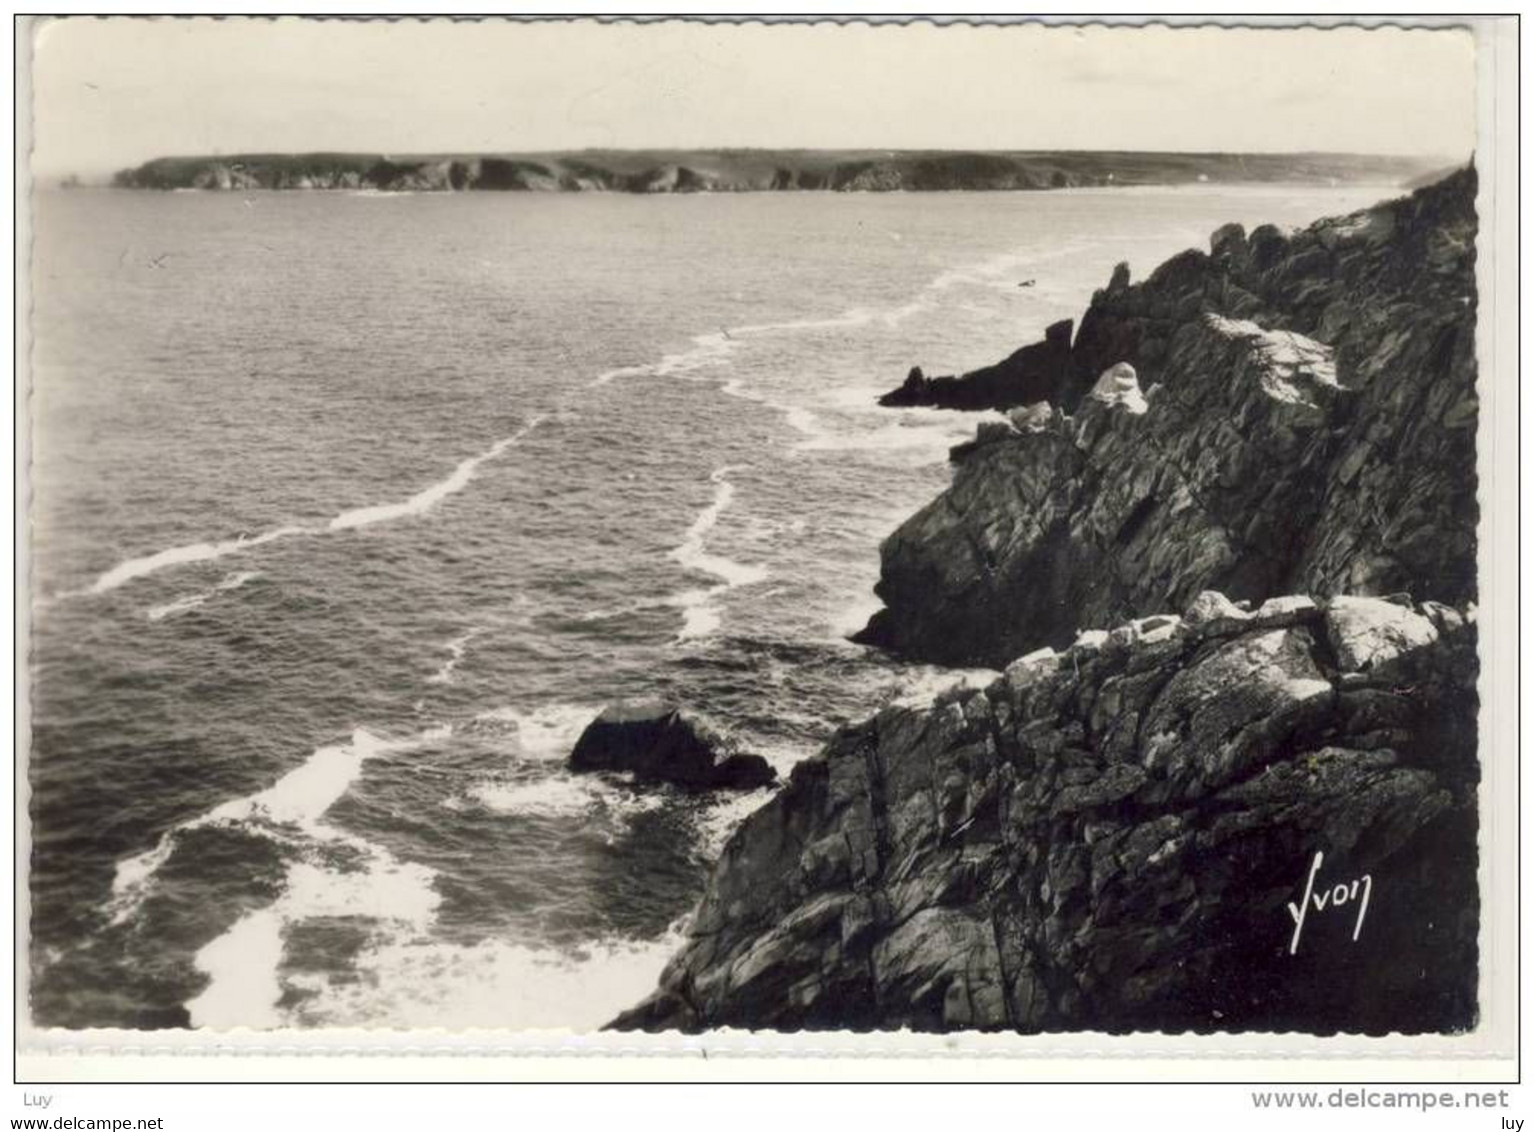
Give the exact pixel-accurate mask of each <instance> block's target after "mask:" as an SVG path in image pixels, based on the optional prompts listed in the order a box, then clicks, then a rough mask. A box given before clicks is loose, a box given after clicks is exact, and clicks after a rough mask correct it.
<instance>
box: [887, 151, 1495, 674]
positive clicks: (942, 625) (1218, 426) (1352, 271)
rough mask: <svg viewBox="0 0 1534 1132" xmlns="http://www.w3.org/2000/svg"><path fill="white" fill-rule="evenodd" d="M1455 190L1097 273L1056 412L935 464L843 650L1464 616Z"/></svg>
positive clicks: (951, 649) (1466, 406)
mask: <svg viewBox="0 0 1534 1132" xmlns="http://www.w3.org/2000/svg"><path fill="white" fill-rule="evenodd" d="M1475 184H1476V180H1475V174H1474V171H1473V170H1465V171H1462V172H1460V173H1456V174H1454V175H1453V176H1451V177H1449V178H1448V179H1447V180H1444V181H1442V182H1440V183H1438V184H1436V185H1433V186H1430V187H1429V188H1426V189H1422V190H1419V191H1418V192H1416V193H1414V194H1413V195H1412V196H1410V197H1406V198H1403V199H1401V200H1396V201H1391V202H1388V203H1386V204H1383V205H1379V206H1377V207H1375V208H1373V209H1370V210H1367V211H1365V212H1361V213H1357V214H1355V215H1353V216H1349V217H1343V218H1340V219H1331V220H1323V221H1320V222H1318V223H1317V224H1315V225H1312V226H1311V227H1310V228H1308V229H1306V230H1304V231H1303V232H1299V233H1296V234H1294V235H1292V236H1285V235H1283V234H1281V233H1279V232H1278V231H1277V230H1276V229H1273V228H1271V227H1266V226H1265V227H1262V228H1258V229H1257V230H1256V231H1254V232H1253V233H1252V234H1251V235H1250V236H1249V237H1248V236H1247V235H1246V234H1245V233H1244V232H1243V231H1241V229H1240V227H1239V226H1236V225H1228V226H1226V227H1225V228H1222V229H1220V231H1218V232H1216V233H1215V236H1214V238H1213V240H1212V242H1211V244H1212V247H1213V249H1214V250H1213V254H1211V255H1205V254H1204V253H1202V252H1198V251H1189V252H1185V253H1183V254H1182V255H1180V256H1177V257H1174V258H1173V259H1171V260H1169V261H1167V262H1166V263H1164V264H1162V265H1161V266H1160V267H1159V268H1157V269H1156V271H1155V272H1154V273H1153V274H1152V275H1151V277H1150V278H1149V279H1148V280H1147V281H1146V282H1144V283H1142V284H1139V285H1131V284H1130V283H1129V281H1128V271H1127V269H1123V268H1121V270H1120V271H1118V272H1116V273H1115V276H1114V280H1113V282H1112V283H1111V284H1110V286H1109V287H1108V288H1107V289H1106V290H1104V291H1100V292H1098V293H1097V295H1096V296H1094V298H1093V301H1092V306H1091V308H1090V309H1089V310H1088V311H1087V314H1086V316H1085V317H1084V318H1083V320H1082V324H1081V328H1080V330H1079V332H1078V333H1077V335H1076V340H1075V343H1074V344H1073V346H1072V347H1071V350H1070V359H1069V364H1070V367H1071V368H1070V370H1069V372H1068V373H1065V374H1064V375H1063V376H1061V377H1060V378H1059V388H1060V389H1061V390H1062V393H1061V399H1062V402H1063V404H1064V405H1065V406H1067V407H1069V408H1070V409H1071V411H1072V413H1073V415H1072V416H1070V417H1063V416H1058V415H1056V416H1055V417H1054V418H1053V420H1054V423H1053V424H1052V425H1048V426H1044V427H1019V417H1018V416H1017V415H1014V418H1013V423H1012V424H1011V425H1008V424H1002V423H999V422H990V423H987V424H985V425H982V426H981V428H980V431H979V433H978V435H977V437H976V440H975V442H973V443H971V444H967V445H961V446H960V447H959V448H956V449H955V450H954V460H955V471H954V481H953V485H952V486H951V487H950V488H949V489H948V490H947V491H946V492H944V493H943V494H942V495H941V496H939V497H938V498H937V499H936V500H934V501H933V503H932V504H930V505H929V506H928V507H926V508H924V509H923V510H922V511H920V512H919V513H917V514H916V515H915V516H913V517H912V518H911V519H910V520H909V521H907V522H906V523H905V524H904V525H903V526H902V527H901V528H900V529H899V530H897V531H896V532H895V533H894V534H893V535H891V536H890V537H889V539H887V540H886V542H885V544H884V546H883V548H882V577H881V580H880V582H879V585H878V587H877V592H878V594H879V596H880V597H881V598H882V599H883V600H884V603H885V606H886V608H885V609H884V610H883V611H881V612H880V613H879V614H877V615H876V616H875V617H874V619H873V620H872V621H871V622H870V624H869V626H868V628H867V629H865V630H864V631H863V633H862V634H860V635H859V638H858V639H859V640H862V641H864V642H865V643H870V644H876V645H881V646H884V647H888V648H892V649H895V650H898V651H900V652H903V653H906V654H909V655H911V656H914V657H918V658H921V659H925V660H931V661H937V662H940V663H949V664H987V665H990V666H993V667H999V666H1001V665H1004V664H1005V663H1007V662H1008V661H1009V660H1011V659H1012V658H1013V657H1015V656H1017V655H1019V654H1020V653H1022V652H1024V651H1027V650H1028V649H1030V648H1033V647H1035V646H1037V645H1040V644H1053V645H1056V646H1058V645H1060V644H1063V643H1064V642H1066V641H1069V640H1070V639H1071V638H1072V637H1073V635H1074V634H1075V632H1076V630H1077V628H1079V627H1083V626H1090V625H1101V624H1110V623H1112V622H1114V621H1117V620H1122V619H1123V618H1126V617H1129V616H1133V615H1136V614H1138V613H1143V612H1145V611H1147V610H1156V609H1165V608H1179V607H1181V606H1182V605H1183V604H1185V603H1186V602H1187V601H1188V600H1190V599H1191V598H1192V597H1193V596H1194V595H1195V594H1197V593H1198V592H1200V591H1201V590H1204V589H1219V590H1223V591H1225V592H1227V593H1229V594H1231V596H1233V597H1235V598H1238V599H1252V600H1258V601H1260V600H1262V599H1264V598H1267V597H1269V596H1273V595H1276V594H1283V593H1290V592H1294V593H1312V594H1319V595H1326V594H1335V593H1344V592H1346V593H1354V594H1383V593H1392V592H1397V591H1403V590H1405V591H1409V592H1411V593H1412V594H1414V595H1416V596H1418V597H1421V598H1432V599H1435V600H1440V601H1446V602H1451V603H1462V602H1465V601H1469V600H1472V599H1473V598H1474V596H1475V592H1476V591H1475V526H1476V521H1477V517H1478V508H1477V505H1476V498H1475V490H1476V475H1475V424H1476V418H1477V400H1476V395H1475V356H1474V331H1475V308H1476V295H1475V281H1474V260H1475V255H1474V238H1475V212H1474V197H1475ZM1130 371H1132V374H1131V373H1130ZM1110 373H1112V374H1116V375H1117V376H1116V377H1115V378H1114V380H1113V381H1110V382H1108V384H1107V385H1104V384H1103V383H1104V382H1105V380H1106V379H1107V378H1108V376H1109V375H1110ZM1126 374H1128V375H1129V376H1131V377H1132V378H1133V383H1132V384H1126V383H1125V380H1124V378H1125V375H1126ZM929 384H931V383H929ZM1034 418H1036V419H1037V420H1039V421H1042V420H1043V419H1044V415H1043V414H1037V413H1035V414H1034Z"/></svg>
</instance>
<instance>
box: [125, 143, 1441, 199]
mask: <svg viewBox="0 0 1534 1132" xmlns="http://www.w3.org/2000/svg"><path fill="white" fill-rule="evenodd" d="M1434 165H1435V163H1434V162H1433V161H1431V160H1424V159H1422V158H1411V157H1386V156H1371V155H1358V154H1239V153H1206V154H1197V153H1194V154H1185V153H1079V152H1075V153H1072V152H1066V153H1037V152H1006V153H962V152H943V151H898V150H897V151H891V150H802V149H800V150H764V149H718V150H584V151H580V152H576V153H530V154H435V155H425V156H412V157H405V156H390V155H385V154H366V153H302V154H273V153H254V154H237V155H230V156H219V157H162V158H156V159H155V160H153V161H147V162H145V163H144V164H142V165H139V166H136V167H134V168H132V169H124V170H122V171H121V172H120V173H118V174H117V175H116V177H115V178H114V180H113V183H114V184H115V185H117V186H119V187H122V188H136V189H223V190H231V191H243V190H249V189H352V190H356V189H373V190H377V191H381V192H449V191H475V190H489V191H512V192H518V191H520V192H628V193H698V192H752V191H774V192H784V191H806V190H829V191H836V192H893V191H909V192H943V191H976V190H979V191H985V190H1013V189H1063V188H1077V187H1081V186H1093V185H1145V184H1169V185H1175V184H1185V183H1189V182H1208V183H1215V184H1218V183H1235V182H1243V183H1244V182H1253V181H1287V182H1320V183H1326V182H1334V183H1335V182H1337V181H1370V182H1380V183H1388V184H1400V183H1402V182H1403V181H1406V180H1408V179H1410V178H1413V177H1418V176H1421V175H1422V174H1423V173H1424V172H1425V171H1427V170H1429V169H1431V168H1433V167H1434Z"/></svg>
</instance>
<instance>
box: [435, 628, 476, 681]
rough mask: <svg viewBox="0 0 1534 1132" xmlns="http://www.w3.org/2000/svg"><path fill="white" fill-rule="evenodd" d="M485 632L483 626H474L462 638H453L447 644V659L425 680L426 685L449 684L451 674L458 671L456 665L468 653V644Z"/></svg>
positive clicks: (451, 677) (451, 678)
mask: <svg viewBox="0 0 1534 1132" xmlns="http://www.w3.org/2000/svg"><path fill="white" fill-rule="evenodd" d="M484 631H485V628H484V626H483V625H476V626H475V627H474V628H472V629H470V630H469V631H468V632H467V633H464V634H463V635H462V636H459V637H454V638H453V639H452V640H451V641H449V642H448V643H447V652H448V657H447V659H446V660H444V661H443V662H442V665H441V667H439V668H438V669H437V671H435V672H433V673H432V674H431V675H430V676H428V677H427V678H426V682H427V683H428V684H451V683H452V682H453V673H454V672H456V671H457V670H458V664H459V662H460V661H462V660H463V658H464V654H466V653H467V652H468V651H469V642H470V641H472V640H473V639H474V638H475V637H477V636H479V635H480V634H481V633H483V632H484Z"/></svg>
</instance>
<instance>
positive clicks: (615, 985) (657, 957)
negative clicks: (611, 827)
mask: <svg viewBox="0 0 1534 1132" xmlns="http://www.w3.org/2000/svg"><path fill="white" fill-rule="evenodd" d="M681 942H682V935H681V930H680V925H677V926H674V927H673V928H672V929H671V931H669V932H668V933H667V934H666V935H665V936H664V937H662V938H660V939H656V940H646V941H637V942H630V941H622V940H608V941H604V942H600V943H595V944H591V945H587V946H586V947H584V948H583V949H581V951H580V952H578V953H575V954H570V953H567V952H563V951H559V950H555V949H552V948H539V947H529V946H526V945H523V944H519V943H512V942H504V941H495V940H491V941H484V942H480V943H476V944H455V943H449V942H444V941H441V940H433V939H426V938H411V939H403V938H402V939H396V940H394V941H392V942H389V943H386V944H383V945H381V946H377V947H374V948H370V949H368V950H366V951H364V952H363V953H362V954H361V955H359V956H358V958H357V973H358V976H359V977H358V978H357V979H355V980H348V981H347V982H345V983H334V984H332V983H329V982H328V981H324V982H321V981H318V980H317V981H316V983H315V984H314V985H313V987H312V989H314V990H315V991H316V992H318V993H317V995H316V997H315V999H314V1000H313V1002H312V1003H310V1004H307V1005H306V1006H305V1008H304V1016H305V1021H306V1022H308V1023H310V1024H312V1025H322V1026H375V1025H388V1026H391V1027H404V1028H423V1027H425V1028H430V1027H448V1028H450V1029H453V1030H465V1029H475V1028H485V1029H498V1030H506V1029H514V1030H535V1029H544V1030H566V1029H568V1030H574V1031H577V1032H579V1031H592V1030H596V1029H598V1028H599V1027H601V1026H603V1025H605V1024H606V1023H608V1022H610V1021H612V1019H613V1017H614V1016H615V1015H617V1014H618V1013H619V1012H620V1011H622V1010H624V1009H625V1008H627V1007H629V1006H632V1005H633V1004H634V1003H636V1002H638V1001H639V1000H640V999H642V998H643V997H644V996H645V995H646V994H648V993H649V992H650V991H652V990H654V989H655V985H656V983H657V982H658V981H659V978H660V973H661V970H662V969H663V968H664V967H665V965H666V962H667V961H668V960H669V959H670V957H671V956H672V955H673V954H675V952H676V950H677V948H678V947H679V946H680V945H681Z"/></svg>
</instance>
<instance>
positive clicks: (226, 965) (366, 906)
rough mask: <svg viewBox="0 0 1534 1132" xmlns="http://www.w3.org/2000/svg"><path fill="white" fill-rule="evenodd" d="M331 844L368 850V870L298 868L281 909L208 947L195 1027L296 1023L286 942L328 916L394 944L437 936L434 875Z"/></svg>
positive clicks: (190, 1007) (194, 1005)
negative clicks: (287, 995) (297, 929)
mask: <svg viewBox="0 0 1534 1132" xmlns="http://www.w3.org/2000/svg"><path fill="white" fill-rule="evenodd" d="M328 840H331V841H335V842H344V843H346V844H348V845H350V846H352V847H354V848H357V849H358V850H360V851H361V852H362V853H363V854H364V860H365V862H366V864H365V866H364V867H363V868H361V869H352V870H348V871H345V872H338V871H333V870H330V869H324V868H320V867H319V866H317V865H314V864H310V863H307V862H303V863H299V864H296V865H294V866H293V867H291V868H290V869H289V870H288V873H287V876H286V878H285V882H284V883H285V887H284V890H283V894H282V895H281V896H280V897H279V898H278V899H277V901H276V903H274V904H272V905H270V906H268V907H266V908H262V909H259V910H257V911H255V912H250V913H247V914H246V915H245V916H242V917H241V918H240V919H239V920H237V921H236V922H235V924H234V926H233V927H232V928H230V929H229V930H228V931H227V932H225V933H224V934H223V935H221V936H219V937H218V938H217V939H215V940H213V941H212V942H211V943H209V944H207V945H206V946H205V947H203V948H202V950H200V951H199V952H198V953H197V955H196V957H195V958H194V959H193V964H194V965H195V966H196V967H197V969H198V970H199V971H202V972H203V973H204V974H206V975H207V976H208V977H209V982H208V986H207V988H206V989H205V990H204V991H203V992H202V994H200V995H198V996H197V997H196V998H194V999H192V1000H191V1001H189V1002H188V1003H187V1004H186V1007H187V1011H188V1013H189V1014H190V1015H191V1019H192V1025H193V1026H196V1027H198V1028H201V1029H212V1030H224V1029H233V1028H235V1027H249V1028H251V1029H256V1030H267V1029H275V1028H277V1027H280V1026H284V1025H288V1024H289V1021H288V1018H287V1016H286V1014H285V1012H284V1011H283V1010H282V1009H281V1007H280V1005H279V1003H280V1000H281V998H282V993H283V987H282V981H281V977H280V967H281V963H282V952H283V939H284V934H285V930H286V929H287V927H288V926H289V925H291V924H294V923H297V922H299V921H301V920H306V919H311V918H314V917H320V916H325V917H339V916H347V917H357V918H363V919H367V920H371V921H375V922H376V923H377V924H378V928H377V931H378V932H379V933H380V934H381V935H383V936H384V937H385V938H390V939H392V938H398V937H399V936H402V935H403V936H408V937H412V938H415V937H419V936H421V935H424V934H425V933H426V932H428V931H429V930H430V928H431V925H432V923H433V921H434V919H435V916H436V911H437V906H438V904H439V903H440V899H441V898H440V897H439V896H438V894H437V891H436V889H435V887H434V884H433V881H434V878H435V876H436V874H435V873H434V872H433V871H432V870H431V869H429V868H427V867H425V866H424V865H417V864H411V863H406V862H401V861H398V860H396V859H395V858H394V857H393V856H392V855H391V854H389V853H388V852H387V851H385V850H383V849H382V848H380V847H378V846H375V845H371V844H369V843H367V842H365V841H362V840H361V839H360V838H354V837H349V836H347V835H344V834H339V833H336V834H334V835H333V836H331V837H330V838H328Z"/></svg>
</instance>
